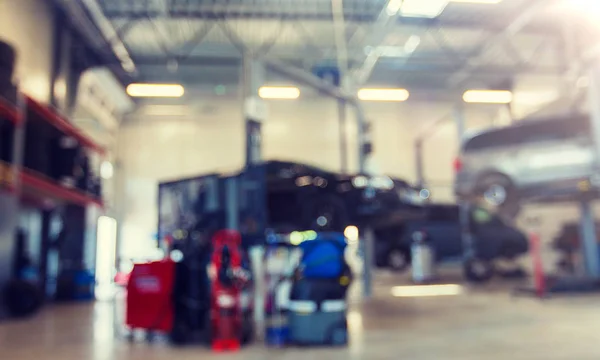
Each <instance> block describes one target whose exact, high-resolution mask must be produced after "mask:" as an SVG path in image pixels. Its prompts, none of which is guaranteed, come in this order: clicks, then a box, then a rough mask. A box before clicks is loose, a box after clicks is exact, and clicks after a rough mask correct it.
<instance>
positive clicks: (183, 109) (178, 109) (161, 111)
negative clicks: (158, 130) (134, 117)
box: [142, 105, 190, 116]
mask: <svg viewBox="0 0 600 360" xmlns="http://www.w3.org/2000/svg"><path fill="white" fill-rule="evenodd" d="M189 110H190V109H189V107H187V106H186V105H146V106H145V107H144V110H143V112H142V113H143V114H144V115H149V116H187V115H189V114H190V111H189Z"/></svg>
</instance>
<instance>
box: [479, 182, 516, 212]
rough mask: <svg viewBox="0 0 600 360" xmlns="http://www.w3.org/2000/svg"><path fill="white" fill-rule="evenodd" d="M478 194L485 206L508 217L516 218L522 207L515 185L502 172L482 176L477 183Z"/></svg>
mask: <svg viewBox="0 0 600 360" xmlns="http://www.w3.org/2000/svg"><path fill="white" fill-rule="evenodd" d="M477 196H478V197H480V198H481V200H482V201H483V205H484V206H485V207H487V208H489V209H490V210H492V211H494V212H496V213H498V214H499V215H500V216H502V217H504V218H506V219H510V220H513V219H515V218H516V217H517V215H518V214H519V211H520V209H521V206H520V204H519V198H518V194H517V191H516V188H515V186H514V185H513V183H512V181H511V180H510V179H509V178H508V177H506V176H504V175H502V174H491V175H488V176H485V177H484V178H482V179H481V180H480V181H479V182H478V184H477Z"/></svg>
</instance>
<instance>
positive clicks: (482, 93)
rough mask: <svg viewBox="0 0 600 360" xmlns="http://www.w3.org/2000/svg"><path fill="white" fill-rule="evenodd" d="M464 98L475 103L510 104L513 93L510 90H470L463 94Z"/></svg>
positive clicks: (467, 101)
mask: <svg viewBox="0 0 600 360" xmlns="http://www.w3.org/2000/svg"><path fill="white" fill-rule="evenodd" d="M463 100H464V101H465V102H466V103H475V104H510V103H511V102H512V100H513V94H512V92H510V91H508V90H468V91H465V93H464V94H463Z"/></svg>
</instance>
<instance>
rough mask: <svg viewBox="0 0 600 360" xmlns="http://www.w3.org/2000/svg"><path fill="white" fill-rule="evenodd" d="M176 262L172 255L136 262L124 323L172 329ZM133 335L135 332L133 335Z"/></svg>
mask: <svg viewBox="0 0 600 360" xmlns="http://www.w3.org/2000/svg"><path fill="white" fill-rule="evenodd" d="M174 278H175V263H174V262H173V261H172V260H170V259H165V260H161V261H154V262H149V263H145V264H136V265H135V266H134V267H133V271H132V272H131V275H130V278H129V282H128V284H127V310H126V317H125V324H126V326H127V327H129V329H131V330H132V333H131V334H132V335H133V330H136V329H143V330H146V335H147V338H148V339H149V340H150V339H152V335H153V334H154V332H163V333H166V332H170V331H171V329H172V327H173V305H172V291H173V284H174ZM130 338H131V339H133V336H130Z"/></svg>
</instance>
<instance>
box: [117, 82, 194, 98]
mask: <svg viewBox="0 0 600 360" xmlns="http://www.w3.org/2000/svg"><path fill="white" fill-rule="evenodd" d="M184 93H185V89H184V88H183V86H181V85H179V84H130V85H129V86H127V94H129V96H131V97H182V96H183V94H184Z"/></svg>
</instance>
